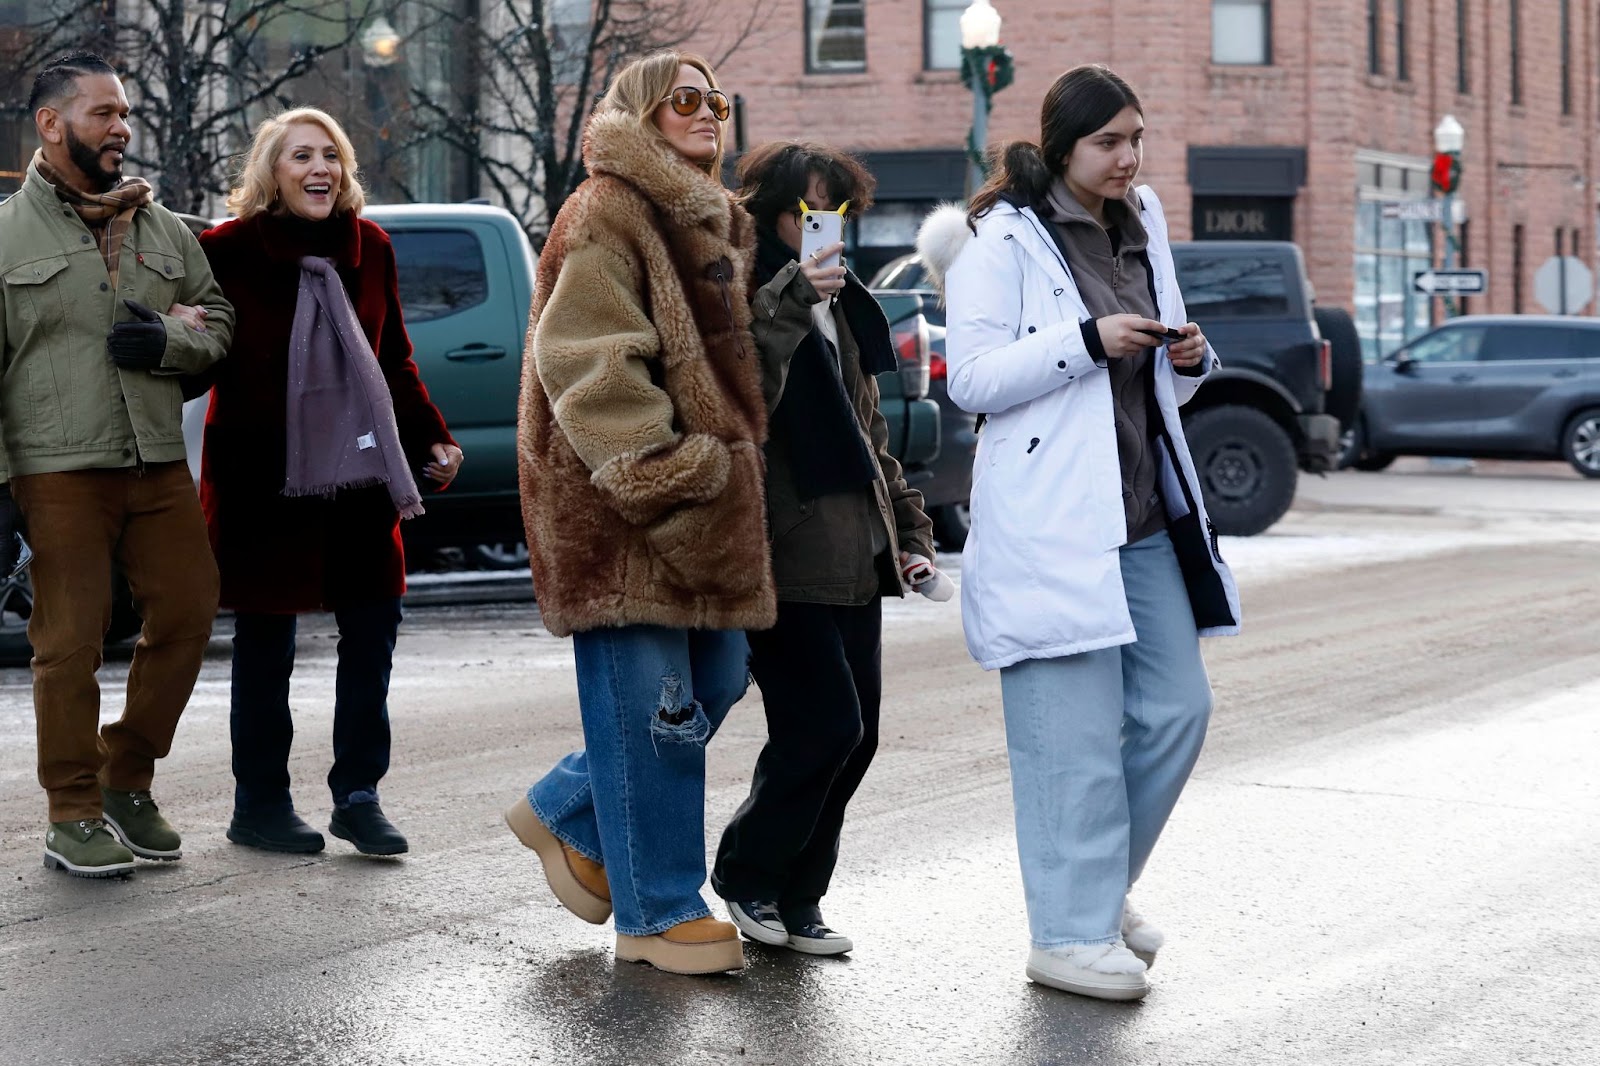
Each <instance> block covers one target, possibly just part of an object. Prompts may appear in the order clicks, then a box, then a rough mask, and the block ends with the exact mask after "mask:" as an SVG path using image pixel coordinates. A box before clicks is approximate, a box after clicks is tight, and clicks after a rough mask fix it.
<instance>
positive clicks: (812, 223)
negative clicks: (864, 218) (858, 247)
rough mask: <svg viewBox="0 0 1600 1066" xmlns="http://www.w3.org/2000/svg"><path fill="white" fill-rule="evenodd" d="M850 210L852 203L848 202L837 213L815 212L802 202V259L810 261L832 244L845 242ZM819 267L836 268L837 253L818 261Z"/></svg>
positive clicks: (841, 205) (840, 206) (837, 261)
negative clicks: (847, 213)
mask: <svg viewBox="0 0 1600 1066" xmlns="http://www.w3.org/2000/svg"><path fill="white" fill-rule="evenodd" d="M849 208H850V201H848V200H846V201H845V202H844V203H842V204H840V205H839V209H838V210H837V211H813V210H811V208H809V207H807V206H806V202H805V201H804V200H801V201H800V258H801V260H802V261H803V260H806V259H810V258H811V257H812V256H813V255H815V254H816V253H817V252H820V251H821V250H822V249H824V248H826V247H828V245H830V244H838V243H839V242H841V241H843V240H844V215H845V212H846V211H847V210H849ZM817 265H818V266H824V267H836V266H838V265H839V256H838V254H837V253H835V254H834V255H830V256H828V257H827V258H825V259H819V260H817Z"/></svg>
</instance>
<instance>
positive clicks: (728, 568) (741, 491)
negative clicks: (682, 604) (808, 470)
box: [645, 442, 771, 596]
mask: <svg viewBox="0 0 1600 1066" xmlns="http://www.w3.org/2000/svg"><path fill="white" fill-rule="evenodd" d="M729 458H730V459H731V460H732V463H731V466H730V469H729V471H728V484H727V487H726V488H724V489H723V491H722V495H720V496H718V497H717V498H716V499H714V500H711V501H709V502H707V503H697V504H690V505H688V506H684V507H679V508H677V509H675V510H673V511H671V512H669V513H668V514H666V515H664V516H662V517H661V518H660V519H658V520H656V522H655V523H654V524H652V525H651V526H650V527H649V529H647V530H646V531H645V542H646V543H647V544H648V545H649V546H650V550H651V552H652V553H653V554H654V556H655V558H656V561H657V563H658V564H659V568H660V571H661V575H662V578H663V579H664V580H665V581H666V582H667V583H668V584H670V585H672V586H673V587H675V588H679V589H682V590H684V591H686V592H693V593H698V594H700V595H705V596H736V595H742V594H744V593H748V592H751V591H754V590H755V589H757V588H759V587H760V586H761V584H762V583H763V582H764V581H765V580H767V574H768V572H769V571H770V569H771V564H770V562H769V555H768V548H767V534H766V528H765V527H766V521H765V511H766V508H765V502H764V500H763V492H762V484H761V483H762V460H761V455H760V453H759V452H758V451H757V450H756V448H755V446H754V445H752V444H749V443H748V442H735V443H733V444H731V445H729Z"/></svg>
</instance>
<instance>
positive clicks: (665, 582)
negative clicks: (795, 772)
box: [505, 51, 776, 974]
mask: <svg viewBox="0 0 1600 1066" xmlns="http://www.w3.org/2000/svg"><path fill="white" fill-rule="evenodd" d="M728 115H729V107H728V97H727V95H726V94H725V93H724V92H723V91H722V89H721V88H720V87H719V86H718V85H717V79H716V75H715V73H714V72H713V71H712V68H711V65H710V64H709V63H708V62H707V61H706V60H705V59H703V58H701V57H699V56H696V55H692V54H690V53H685V52H675V51H668V52H658V53H656V54H654V55H650V56H646V57H644V58H641V59H637V60H634V61H633V62H632V63H629V64H628V65H627V66H626V67H624V68H623V69H622V70H621V71H619V72H618V73H617V75H616V77H615V78H614V79H613V80H612V82H611V87H610V88H609V89H608V90H607V91H606V95H605V98H604V99H603V100H601V102H600V104H599V106H598V108H597V109H596V111H595V114H594V116H593V117H592V118H591V119H590V120H589V123H588V126H587V128H586V130H585V133H584V153H583V161H584V168H585V170H586V171H587V173H588V174H589V177H588V178H587V179H586V180H585V181H584V182H583V184H582V185H580V186H579V187H578V188H577V190H576V191H574V192H573V194H572V195H571V196H570V197H569V198H568V199H567V201H566V203H564V204H563V205H562V207H561V210H560V212H559V213H558V214H557V215H556V219H555V223H554V225H553V226H552V227H551V229H550V237H549V240H548V241H547V242H546V244H545V247H544V253H543V254H542V255H541V256H540V257H539V270H538V276H537V278H536V280H535V286H534V295H533V303H532V306H531V308H530V310H529V313H528V350H527V353H526V356H525V358H524V360H523V375H522V400H521V410H520V414H519V424H518V455H519V457H520V469H521V476H522V509H523V518H524V522H525V525H526V528H527V534H528V556H529V562H530V564H531V566H532V568H533V584H534V588H535V590H536V591H537V593H538V596H539V613H540V617H541V619H542V620H543V622H544V624H545V626H546V628H548V629H549V630H550V632H552V633H554V634H555V635H557V636H567V635H568V634H571V636H572V651H573V657H574V659H575V661H576V665H577V671H578V710H579V715H580V717H581V719H582V724H583V739H584V744H585V747H584V749H583V750H581V751H575V752H573V753H572V754H570V755H568V756H567V757H566V758H564V759H562V760H561V761H560V762H558V763H557V764H556V765H555V767H554V768H552V769H551V770H550V771H549V772H548V773H547V774H545V775H544V776H543V777H542V778H540V779H539V780H538V781H536V782H535V783H534V784H533V785H532V786H531V787H530V788H529V789H528V790H527V791H526V793H524V794H523V795H521V796H519V797H518V798H517V800H516V802H515V803H513V804H512V805H511V807H510V809H509V810H508V811H507V812H506V816H505V817H506V822H507V824H508V825H509V826H510V828H511V831H512V832H513V833H514V834H515V835H516V837H517V839H518V840H520V841H521V842H522V843H523V844H524V845H526V846H527V847H529V848H532V849H533V850H534V852H535V853H536V854H537V856H538V859H539V862H540V863H541V865H542V866H543V869H544V876H545V880H546V881H547V882H548V883H549V886H550V889H551V891H552V892H553V893H554V894H555V896H556V898H557V899H558V900H559V901H560V902H561V903H562V905H563V906H565V907H566V908H567V909H568V910H570V911H571V912H572V913H573V914H575V915H577V916H578V917H580V918H582V919H584V920H585V921H588V922H592V923H595V924H600V923H603V922H605V921H606V920H607V919H608V918H611V919H613V924H614V926H615V929H616V934H617V938H616V952H617V958H618V959H619V960H621V961H626V962H645V963H649V964H651V965H653V966H655V967H656V968H657V969H661V970H667V971H669V972H672V973H683V974H711V973H721V972H723V971H727V970H738V969H740V968H742V967H743V966H744V948H743V945H742V944H741V943H740V940H739V932H738V930H737V929H735V928H734V927H733V926H732V925H730V924H728V923H727V922H723V921H719V920H718V919H716V918H713V917H712V916H711V911H710V908H708V907H707V906H706V902H705V900H704V898H703V897H702V896H701V888H702V887H703V886H704V884H705V878H706V867H705V786H706V780H705V774H706V744H707V742H708V741H709V740H710V739H711V737H712V736H713V735H714V734H715V733H716V730H717V727H718V726H719V725H721V724H722V720H723V719H724V718H725V717H726V716H727V714H728V711H729V709H730V708H731V707H732V706H733V705H734V704H735V703H737V702H738V701H739V700H740V699H741V698H742V697H743V696H744V692H745V688H746V686H747V685H748V679H749V673H748V668H747V664H748V660H749V655H750V650H749V645H748V644H747V643H746V640H745V633H744V631H745V630H746V629H762V628H764V627H766V626H770V625H771V624H772V622H773V618H774V616H775V610H776V603H775V599H774V595H773V586H772V566H771V563H770V562H769V558H768V552H767V538H766V531H765V528H764V517H763V514H762V496H763V475H762V462H761V451H760V449H761V442H762V441H763V440H764V439H765V438H766V429H767V411H766V405H765V404H764V403H763V402H762V397H761V375H760V370H759V368H758V365H757V360H756V351H755V342H754V341H753V339H752V338H751V336H750V301H749V289H748V280H747V279H748V277H749V272H750V257H751V254H752V252H753V250H754V244H755V239H754V238H755V234H754V230H753V227H752V226H751V224H750V218H749V216H748V215H747V214H746V213H745V211H744V209H743V208H741V207H739V206H738V205H736V204H734V203H732V202H731V200H730V199H729V196H728V192H727V190H726V189H724V188H723V186H722V182H721V174H722V157H723V149H724V146H725V135H726V132H727V121H728Z"/></svg>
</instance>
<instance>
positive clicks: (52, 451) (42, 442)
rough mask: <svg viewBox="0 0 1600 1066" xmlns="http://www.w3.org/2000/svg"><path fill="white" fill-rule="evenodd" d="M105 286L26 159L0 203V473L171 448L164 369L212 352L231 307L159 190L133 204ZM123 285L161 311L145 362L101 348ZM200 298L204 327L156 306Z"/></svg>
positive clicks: (79, 224) (125, 315)
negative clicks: (156, 352) (160, 339)
mask: <svg viewBox="0 0 1600 1066" xmlns="http://www.w3.org/2000/svg"><path fill="white" fill-rule="evenodd" d="M120 264H121V269H120V271H119V274H120V275H121V276H120V278H119V281H120V285H119V288H118V291H116V292H112V291H111V286H110V280H111V279H110V277H109V275H108V274H107V273H106V264H105V260H104V259H103V258H102V257H101V255H100V249H99V247H98V246H97V245H96V243H95V239H94V237H93V236H91V235H90V233H89V229H88V227H87V226H85V225H84V224H83V221H82V220H81V219H80V218H79V217H78V215H77V212H75V211H74V210H73V209H72V208H71V207H70V206H68V205H67V204H65V203H63V202H62V201H61V200H60V199H59V198H58V197H57V196H56V193H55V189H54V187H52V186H51V185H50V184H49V183H48V182H46V181H45V180H44V179H43V178H42V177H40V176H39V172H38V171H37V170H36V169H34V168H33V167H32V166H29V168H28V177H27V180H26V181H25V182H24V183H23V186H22V191H20V192H18V193H17V194H16V195H15V196H12V197H11V198H10V199H8V200H7V201H6V202H5V203H3V204H0V282H3V284H4V290H5V291H4V300H3V301H0V440H3V442H4V447H3V448H0V483H3V482H5V481H7V480H9V479H10V478H11V477H12V476H16V475H25V474H45V473H55V472H59V471H65V470H88V469H103V468H107V467H126V466H134V465H136V464H138V463H165V462H172V461H175V460H180V459H183V458H184V449H183V396H182V394H181V389H180V386H179V383H178V379H179V377H180V376H181V375H184V374H193V373H196V372H198V371H201V370H204V369H205V368H206V367H208V366H210V365H211V364H212V363H214V362H216V361H217V360H218V359H221V358H222V357H223V356H224V355H225V354H226V353H227V351H228V343H229V341H230V340H231V339H232V337H233V307H232V305H230V304H229V303H228V301H227V300H225V299H223V296H222V290H221V289H219V288H218V287H217V283H216V281H215V280H214V279H213V278H212V276H211V267H210V266H209V265H208V264H207V262H206V257H205V254H204V253H203V252H201V251H200V244H199V242H198V241H196V240H195V238H194V234H192V233H190V232H189V229H188V227H186V226H185V225H184V224H183V223H182V222H180V221H179V220H178V219H177V218H176V217H175V216H174V215H173V214H172V212H170V211H168V210H167V209H166V208H164V207H162V206H160V205H159V204H151V205H150V206H149V207H142V208H140V209H139V210H138V211H137V212H136V213H135V214H134V216H133V222H132V224H131V225H130V226H129V228H128V235H127V238H126V239H125V240H124V242H123V245H122V254H121V258H120ZM124 299H129V300H136V301H138V302H139V303H141V304H144V305H145V306H146V307H149V308H150V309H152V310H154V311H156V312H158V313H160V314H161V320H162V323H163V324H164V325H165V326H166V329H167V351H166V356H165V358H164V359H163V360H162V363H161V366H160V368H159V369H156V370H153V371H147V370H122V369H119V368H118V367H117V366H116V365H115V364H114V363H112V362H111V358H110V356H109V355H107V354H106V335H107V334H108V333H110V332H111V326H112V323H114V322H118V321H127V320H130V319H131V318H132V317H133V316H132V315H131V314H130V313H129V311H128V309H127V308H126V307H125V306H124V305H123V303H122V301H123V300H124ZM174 303H181V304H188V305H190V306H195V307H204V308H205V309H206V312H207V318H206V331H205V332H204V333H200V332H197V331H195V330H192V329H190V328H189V327H188V326H187V325H185V324H184V323H183V322H182V320H180V319H177V318H173V317H171V316H169V315H167V314H166V313H165V312H166V310H167V308H169V307H171V306H172V305H173V304H174Z"/></svg>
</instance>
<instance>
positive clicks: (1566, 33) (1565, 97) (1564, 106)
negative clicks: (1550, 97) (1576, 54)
mask: <svg viewBox="0 0 1600 1066" xmlns="http://www.w3.org/2000/svg"><path fill="white" fill-rule="evenodd" d="M1561 113H1562V114H1563V115H1570V114H1572V0H1561Z"/></svg>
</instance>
